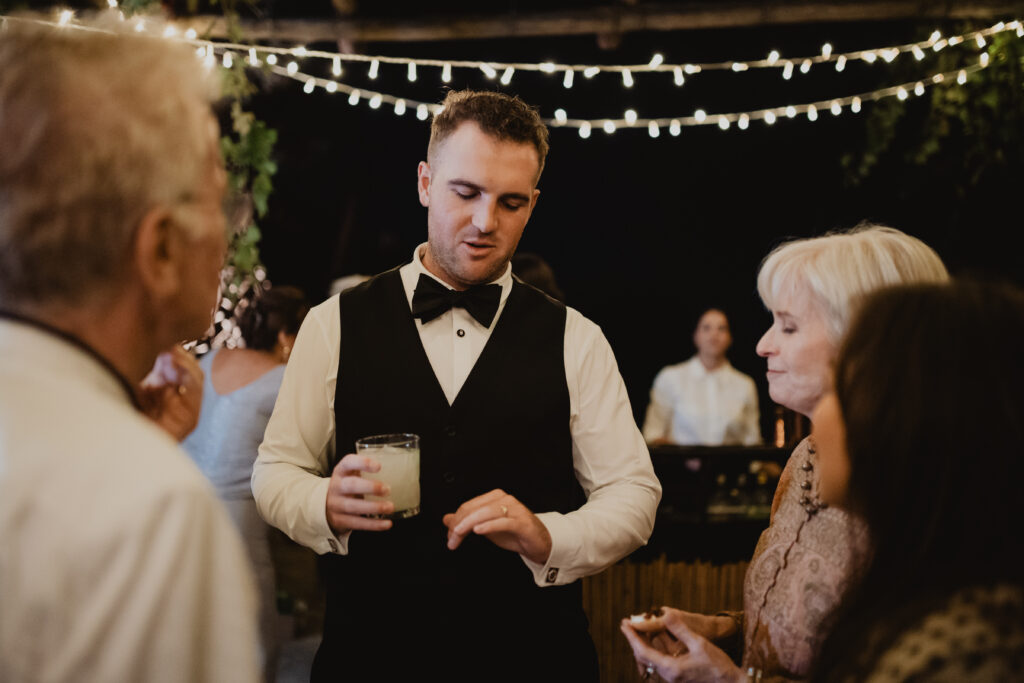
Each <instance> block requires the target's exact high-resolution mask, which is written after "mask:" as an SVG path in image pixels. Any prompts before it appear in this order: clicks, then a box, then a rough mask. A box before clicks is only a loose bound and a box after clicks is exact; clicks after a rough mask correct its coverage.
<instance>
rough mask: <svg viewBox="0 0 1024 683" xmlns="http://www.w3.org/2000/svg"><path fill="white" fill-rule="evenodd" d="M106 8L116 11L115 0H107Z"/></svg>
mask: <svg viewBox="0 0 1024 683" xmlns="http://www.w3.org/2000/svg"><path fill="white" fill-rule="evenodd" d="M107 7H109V8H110V9H117V0H107Z"/></svg>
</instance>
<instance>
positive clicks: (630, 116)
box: [623, 109, 636, 126]
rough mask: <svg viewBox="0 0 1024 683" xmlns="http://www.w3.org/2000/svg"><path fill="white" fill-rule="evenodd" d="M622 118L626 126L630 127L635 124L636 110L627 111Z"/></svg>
mask: <svg viewBox="0 0 1024 683" xmlns="http://www.w3.org/2000/svg"><path fill="white" fill-rule="evenodd" d="M623 118H624V119H626V125H628V126H632V125H633V124H635V123H636V110H635V109H627V110H626V113H625V114H624V115H623Z"/></svg>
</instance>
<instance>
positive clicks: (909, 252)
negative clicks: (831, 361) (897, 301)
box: [757, 224, 949, 346]
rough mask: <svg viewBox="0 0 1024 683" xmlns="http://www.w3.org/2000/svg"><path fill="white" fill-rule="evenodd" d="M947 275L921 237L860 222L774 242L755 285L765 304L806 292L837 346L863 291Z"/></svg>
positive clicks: (942, 279)
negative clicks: (853, 225) (797, 238)
mask: <svg viewBox="0 0 1024 683" xmlns="http://www.w3.org/2000/svg"><path fill="white" fill-rule="evenodd" d="M948 279H949V273H948V272H947V271H946V267H945V266H944V265H943V263H942V259H940V258H939V255H938V254H936V253H935V251H934V250H933V249H932V248H931V247H929V246H928V245H927V244H925V243H924V242H922V241H921V240H919V239H917V238H916V237H911V236H910V235H907V234H905V233H903V232H900V231H899V230H896V229H895V228H888V227H885V226H881V225H871V224H861V225H858V226H857V227H855V228H853V229H851V230H848V231H842V232H830V233H827V234H825V235H822V236H820V237H812V238H809V239H801V240H794V241H792V242H786V243H784V244H782V245H780V246H778V247H776V248H775V249H774V250H773V251H772V252H771V253H770V254H768V256H766V257H765V259H764V261H762V263H761V270H760V272H758V275H757V290H758V293H759V294H760V295H761V300H762V301H763V302H764V304H765V306H767V307H768V308H769V309H774V308H776V304H777V302H778V300H779V298H780V297H781V296H787V295H788V296H794V295H796V296H804V295H810V297H811V299H812V303H813V305H814V306H815V308H816V310H817V311H818V312H819V313H821V315H822V316H823V317H824V318H825V322H826V329H827V331H828V336H829V340H830V341H831V342H832V343H833V344H835V345H837V346H838V344H839V342H840V341H841V340H842V338H843V335H844V334H845V333H846V329H847V327H848V326H849V324H850V319H851V318H852V316H853V314H854V313H855V312H856V310H857V309H858V307H859V306H860V303H861V301H862V299H863V298H864V297H865V296H866V295H868V294H870V293H871V292H873V291H875V290H877V289H880V288H882V287H884V286H887V285H895V284H900V283H911V282H945V281H947V280H948Z"/></svg>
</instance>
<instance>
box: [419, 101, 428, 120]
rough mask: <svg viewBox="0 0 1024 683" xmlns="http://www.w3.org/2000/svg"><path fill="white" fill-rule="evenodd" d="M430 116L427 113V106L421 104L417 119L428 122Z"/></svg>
mask: <svg viewBox="0 0 1024 683" xmlns="http://www.w3.org/2000/svg"><path fill="white" fill-rule="evenodd" d="M429 115H430V114H429V113H428V112H427V105H425V104H421V105H419V106H417V107H416V118H418V119H419V120H420V121H426V120H427V117H428V116H429Z"/></svg>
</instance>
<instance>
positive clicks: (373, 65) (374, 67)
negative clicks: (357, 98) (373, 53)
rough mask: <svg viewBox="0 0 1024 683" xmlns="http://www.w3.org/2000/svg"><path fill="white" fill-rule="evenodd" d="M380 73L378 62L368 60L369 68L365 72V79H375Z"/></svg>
mask: <svg viewBox="0 0 1024 683" xmlns="http://www.w3.org/2000/svg"><path fill="white" fill-rule="evenodd" d="M379 72H380V62H378V61H377V60H376V59H373V60H370V68H369V69H368V70H367V71H366V77H367V78H370V79H373V78H377V74H378V73H379Z"/></svg>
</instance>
